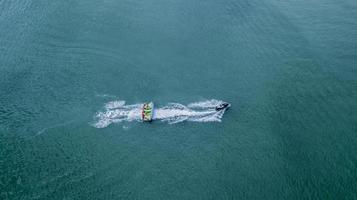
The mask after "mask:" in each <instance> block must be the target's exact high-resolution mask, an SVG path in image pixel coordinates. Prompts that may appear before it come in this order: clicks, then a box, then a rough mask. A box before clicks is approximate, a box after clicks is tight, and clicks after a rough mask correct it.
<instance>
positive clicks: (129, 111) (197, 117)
mask: <svg viewBox="0 0 357 200" xmlns="http://www.w3.org/2000/svg"><path fill="white" fill-rule="evenodd" d="M222 103H225V102H223V101H220V100H215V99H212V100H207V101H200V102H194V103H190V104H188V105H187V106H185V105H182V104H179V103H169V104H167V105H166V106H164V107H160V108H155V109H154V114H153V120H155V121H163V122H168V123H169V124H175V123H179V122H183V121H192V122H220V121H221V118H222V117H223V114H224V112H225V111H226V109H222V110H219V111H216V109H215V108H216V107H217V106H219V105H221V104H222ZM142 107H143V104H142V103H140V104H132V105H126V104H125V101H111V102H108V103H106V104H105V106H104V111H100V112H98V113H96V115H95V119H96V121H95V123H94V124H93V126H94V127H96V128H105V127H107V126H109V125H110V124H112V123H119V122H123V121H126V122H131V121H142V120H141V110H142Z"/></svg>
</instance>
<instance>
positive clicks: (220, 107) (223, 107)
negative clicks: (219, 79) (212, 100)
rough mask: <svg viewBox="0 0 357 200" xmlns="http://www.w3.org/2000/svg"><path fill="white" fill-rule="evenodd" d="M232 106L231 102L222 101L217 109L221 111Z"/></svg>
mask: <svg viewBox="0 0 357 200" xmlns="http://www.w3.org/2000/svg"><path fill="white" fill-rule="evenodd" d="M230 106H231V104H229V103H221V104H220V105H218V106H217V107H216V108H215V110H216V111H220V110H223V109H227V108H229V107H230Z"/></svg>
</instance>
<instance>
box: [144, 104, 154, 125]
mask: <svg viewBox="0 0 357 200" xmlns="http://www.w3.org/2000/svg"><path fill="white" fill-rule="evenodd" d="M153 114H154V103H153V102H149V103H144V104H143V109H142V112H141V119H142V120H143V121H144V122H151V121H152V118H153Z"/></svg>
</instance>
